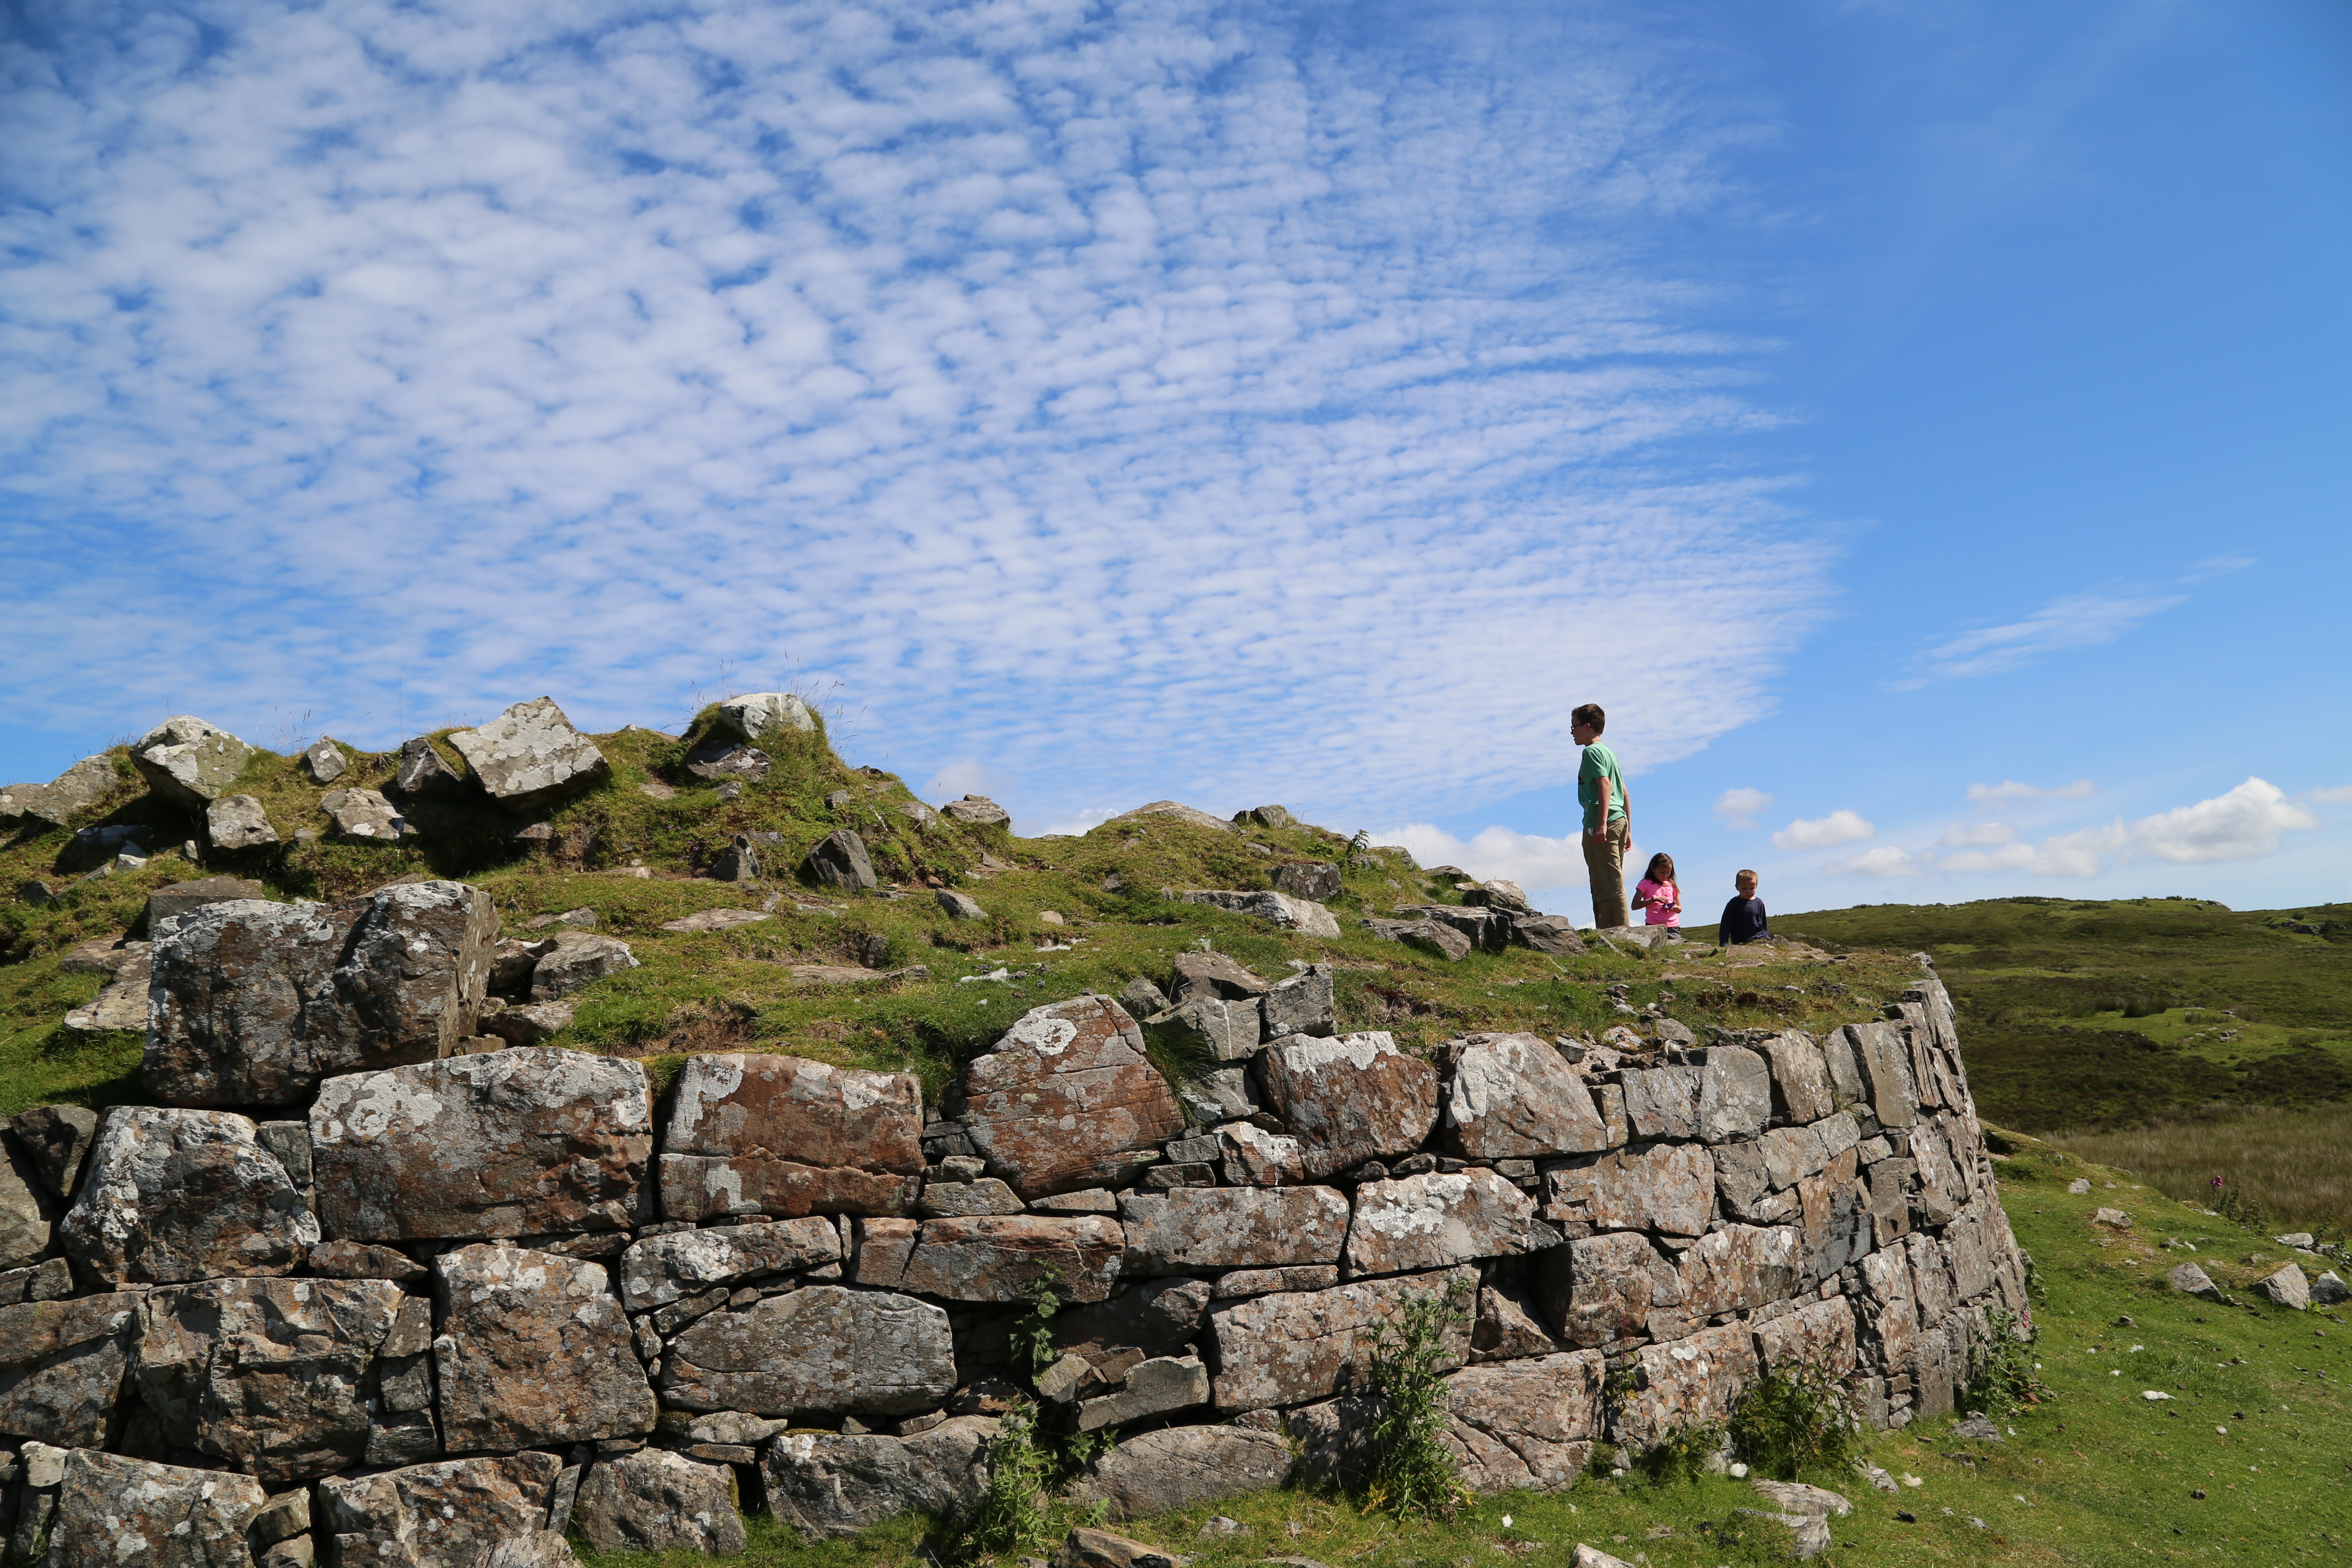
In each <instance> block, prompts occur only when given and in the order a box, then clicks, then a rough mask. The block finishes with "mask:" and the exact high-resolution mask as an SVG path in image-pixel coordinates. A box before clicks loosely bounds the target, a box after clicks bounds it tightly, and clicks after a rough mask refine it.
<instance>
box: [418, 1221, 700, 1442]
mask: <svg viewBox="0 0 2352 1568" xmlns="http://www.w3.org/2000/svg"><path fill="white" fill-rule="evenodd" d="M433 1297H434V1301H435V1304H436V1307H437V1308H438V1310H439V1315H440V1320H441V1331H440V1334H439V1336H438V1337H437V1338H436V1339H435V1340H434V1342H433V1364H434V1372H435V1373H436V1378H437V1381H438V1383H439V1385H440V1390H441V1401H440V1403H441V1436H442V1441H443V1443H444V1444H445V1445H446V1447H450V1448H453V1449H456V1450H457V1451H458V1452H461V1453H462V1452H465V1451H467V1450H468V1449H484V1448H493V1449H496V1448H523V1447H555V1446H559V1445H562V1444H565V1443H585V1442H593V1441H594V1440H596V1439H597V1438H600V1437H624V1436H633V1435H635V1434H636V1433H640V1432H650V1431H652V1430H653V1426H654V1414H655V1411H654V1393H653V1389H652V1387H651V1386H650V1385H649V1384H647V1383H646V1373H645V1368H644V1366H643V1365H642V1364H641V1363H639V1362H638V1360H637V1353H636V1344H635V1339H634V1337H633V1336H632V1335H631V1333H630V1331H629V1323H628V1320H627V1318H626V1317H625V1315H624V1314H623V1313H622V1311H621V1303H620V1302H619V1301H617V1300H614V1297H613V1288H612V1278H611V1276H610V1274H609V1273H608V1272H607V1271H606V1269H605V1268H604V1266H603V1265H602V1264H599V1263H591V1262H585V1261H583V1260H581V1259H578V1258H563V1257H560V1256H558V1255H557V1254H555V1253H552V1252H534V1251H531V1250H529V1249H528V1248H524V1247H493V1246H488V1245H479V1246H474V1247H459V1248H458V1249H457V1250H456V1251H455V1252H445V1253H443V1254H442V1255H441V1256H440V1257H439V1258H436V1259H435V1260H434V1281H433Z"/></svg>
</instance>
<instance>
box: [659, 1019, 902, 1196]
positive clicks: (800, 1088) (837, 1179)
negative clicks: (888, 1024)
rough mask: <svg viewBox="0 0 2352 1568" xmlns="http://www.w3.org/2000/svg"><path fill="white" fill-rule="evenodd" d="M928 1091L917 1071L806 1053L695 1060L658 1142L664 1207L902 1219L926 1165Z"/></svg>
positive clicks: (737, 1054)
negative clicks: (864, 1067) (863, 1067)
mask: <svg viewBox="0 0 2352 1568" xmlns="http://www.w3.org/2000/svg"><path fill="white" fill-rule="evenodd" d="M922 1132H923V1103H922V1089H921V1086H920V1085H919V1083H918V1082H917V1081H916V1079H915V1077H914V1075H913V1074H911V1073H882V1072H861V1071H857V1070H856V1069H853V1068H836V1067H831V1066H828V1065H827V1064H825V1063H824V1062H815V1061H809V1060H806V1059H804V1058H800V1057H782V1056H764V1055H759V1054H756V1053H743V1052H730V1053H724V1054H719V1055H713V1056H697V1057H688V1058H687V1062H686V1068H685V1070H684V1071H683V1072H682V1073H680V1074H679V1075H678V1081H677V1097H676V1100H675V1105H674V1109H673V1110H671V1112H670V1120H669V1127H668V1129H667V1133H666V1135H665V1136H664V1138H663V1140H662V1159H661V1194H662V1211H663V1212H664V1213H665V1214H667V1215H669V1216H670V1217H671V1218H673V1219H709V1218H715V1217H718V1216H720V1215H743V1214H770V1215H783V1216H786V1217H795V1218H796V1217H799V1216H801V1215H812V1214H849V1215H896V1214H904V1213H906V1212H907V1211H908V1208H909V1207H911V1206H912V1205H913V1203H914V1198H915V1194H916V1191H917V1189H918V1186H919V1182H918V1180H917V1178H918V1177H919V1175H920V1173H921V1172H922V1169H923V1144H922Z"/></svg>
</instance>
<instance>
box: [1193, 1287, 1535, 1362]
mask: <svg viewBox="0 0 2352 1568" xmlns="http://www.w3.org/2000/svg"><path fill="white" fill-rule="evenodd" d="M1220 1283H1222V1281H1221V1282H1220ZM1558 1349H1559V1342H1558V1341H1556V1340H1554V1339H1553V1338H1552V1336H1551V1331H1550V1330H1549V1329H1547V1328H1546V1327H1544V1323H1543V1317H1542V1314H1541V1312H1540V1310H1538V1308H1537V1306H1536V1302H1535V1298H1534V1296H1532V1295H1531V1294H1529V1293H1528V1291H1526V1290H1524V1289H1517V1288H1515V1287H1511V1286H1506V1285H1498V1284H1494V1283H1491V1282H1490V1283H1488V1284H1486V1285H1484V1286H1482V1287H1480V1288H1479V1291H1478V1321H1477V1323H1476V1325H1475V1327H1473V1328H1472V1330H1471V1331H1470V1359H1471V1360H1472V1361H1480V1362H1485V1361H1515V1360H1517V1358H1519V1357H1521V1356H1534V1355H1549V1354H1551V1353H1552V1352H1554V1351H1556V1350H1558Z"/></svg>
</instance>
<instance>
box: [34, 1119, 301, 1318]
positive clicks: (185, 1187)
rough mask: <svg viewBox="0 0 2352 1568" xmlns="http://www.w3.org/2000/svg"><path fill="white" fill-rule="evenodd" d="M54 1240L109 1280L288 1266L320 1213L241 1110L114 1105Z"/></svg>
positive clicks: (182, 1278)
mask: <svg viewBox="0 0 2352 1568" xmlns="http://www.w3.org/2000/svg"><path fill="white" fill-rule="evenodd" d="M318 1239H319V1222H318V1220H317V1219H315V1218H314V1217H312V1215H311V1213H310V1205H308V1204H307V1203H305V1202H304V1201H303V1197H302V1193H301V1189H300V1188H299V1187H297V1186H296V1185H295V1184H294V1183H293V1182H292V1180H291V1179H289V1177H288V1175H287V1173H286V1167H285V1166H284V1165H282V1164H280V1163H278V1159H277V1157H276V1156H275V1155H273V1154H271V1153H270V1152H268V1150H267V1149H265V1148H263V1147H262V1145H261V1142H260V1139H259V1137H258V1136H257V1130H256V1128H255V1125H254V1123H253V1122H252V1121H249V1120H247V1118H245V1117H242V1116H235V1115H231V1114H229V1113H227V1112H226V1111H219V1110H164V1109H162V1108H160V1107H156V1106H148V1105H122V1106H117V1107H115V1108H114V1109H113V1110H110V1111H108V1112H107V1113H106V1123H105V1125H104V1127H103V1128H101V1129H100V1131H99V1135H98V1142H97V1145H96V1146H95V1147H94V1148H92V1149H91V1151H90V1154H89V1170H88V1171H87V1172H86V1173H84V1175H83V1177H82V1182H81V1186H80V1189H79V1193H78V1194H77V1196H76V1198H75V1200H74V1205H73V1207H72V1208H70V1209H68V1211H67V1212H66V1216H65V1218H64V1219H63V1220H62V1221H60V1222H59V1223H58V1240H59V1241H60V1242H61V1243H63V1245H64V1247H65V1250H66V1253H67V1255H68V1257H70V1258H72V1259H73V1260H74V1262H75V1263H77V1264H78V1265H79V1266H80V1267H81V1268H83V1269H85V1270H87V1271H88V1273H89V1275H90V1276H92V1277H94V1278H96V1279H102V1280H104V1281H106V1282H107V1283H108V1284H110V1285H177V1284H182V1283H184V1282H186V1281H188V1280H192V1279H214V1278H215V1277H218V1276H223V1275H240V1274H284V1273H288V1272H289V1271H290V1270H292V1269H293V1268H295V1267H296V1266H297V1265H299V1263H300V1262H301V1261H302V1254H303V1251H304V1249H305V1248H307V1247H310V1245H311V1244H313V1243H314V1242H316V1241H317V1240H318Z"/></svg>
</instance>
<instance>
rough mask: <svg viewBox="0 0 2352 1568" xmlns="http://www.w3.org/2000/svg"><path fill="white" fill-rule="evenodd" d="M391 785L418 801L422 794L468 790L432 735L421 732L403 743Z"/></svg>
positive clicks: (444, 793) (446, 793) (452, 792)
mask: <svg viewBox="0 0 2352 1568" xmlns="http://www.w3.org/2000/svg"><path fill="white" fill-rule="evenodd" d="M392 787H393V788H394V789H395V790H397V791H399V792H400V794H401V795H404V797H406V798H408V799H410V800H415V799H416V798H417V797H418V796H420V795H457V794H458V793H459V792H461V791H462V790H464V789H465V787H466V781H465V779H464V777H463V776H462V775H460V774H459V773H458V772H457V769H455V768H453V767H451V766H450V765H449V763H448V762H447V760H446V759H445V758H444V757H443V756H442V755H441V752H440V751H439V750H438V749H437V748H436V747H435V745H434V744H433V742H432V740H431V738H430V737H428V736H425V735H418V736H415V737H414V738H412V739H410V740H406V741H403V742H401V743H400V763H399V766H398V768H397V769H396V770H395V771H394V774H393V780H392Z"/></svg>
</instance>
